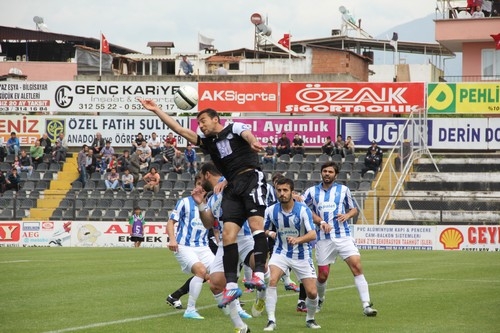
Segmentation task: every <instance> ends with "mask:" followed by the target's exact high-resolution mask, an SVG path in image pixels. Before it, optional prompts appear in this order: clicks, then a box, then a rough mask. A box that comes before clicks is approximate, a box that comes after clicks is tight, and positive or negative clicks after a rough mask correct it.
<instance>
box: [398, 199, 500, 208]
mask: <svg viewBox="0 0 500 333" xmlns="http://www.w3.org/2000/svg"><path fill="white" fill-rule="evenodd" d="M466 199H468V198H462V200H463V201H459V200H448V198H446V197H442V199H441V200H436V199H435V200H415V199H414V198H405V199H401V200H397V201H396V202H395V203H394V208H395V209H414V210H434V209H439V210H443V211H445V210H448V211H449V210H457V211H462V210H470V211H496V210H500V205H499V204H498V201H496V200H489V201H480V200H470V199H469V200H466ZM497 199H500V198H497Z"/></svg>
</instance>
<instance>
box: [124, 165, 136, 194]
mask: <svg viewBox="0 0 500 333" xmlns="http://www.w3.org/2000/svg"><path fill="white" fill-rule="evenodd" d="M122 189H123V190H124V191H132V190H133V189H134V176H133V175H132V174H131V173H130V170H129V169H125V170H124V172H123V175H122Z"/></svg>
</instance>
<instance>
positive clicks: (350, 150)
mask: <svg viewBox="0 0 500 333" xmlns="http://www.w3.org/2000/svg"><path fill="white" fill-rule="evenodd" d="M355 149H356V146H355V145H354V141H352V138H351V136H350V135H349V136H347V139H346V140H345V144H344V157H345V156H347V155H354V151H355Z"/></svg>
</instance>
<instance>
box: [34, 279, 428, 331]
mask: <svg viewBox="0 0 500 333" xmlns="http://www.w3.org/2000/svg"><path fill="white" fill-rule="evenodd" d="M415 280H419V279H403V280H392V281H382V282H374V283H370V285H371V286H373V285H375V286H376V285H383V284H390V283H401V282H408V281H415ZM354 287H355V286H354V285H350V286H344V287H337V288H330V289H327V290H340V289H348V288H354ZM288 296H295V297H297V293H293V294H288V295H280V296H279V297H288ZM215 306H216V304H212V305H205V306H201V307H199V309H200V310H203V309H208V308H213V307H215ZM180 312H181V311H174V312H169V313H161V314H156V315H149V316H143V317H135V318H127V319H121V320H114V321H108V322H102V323H94V324H89V325H83V326H77V327H68V328H63V329H60V330H55V331H47V332H43V333H65V332H74V331H80V330H85V329H88V328H96V327H103V326H110V325H117V324H125V323H130V322H134V321H139V320H147V319H155V318H160V317H168V316H173V315H178V314H179V313H180Z"/></svg>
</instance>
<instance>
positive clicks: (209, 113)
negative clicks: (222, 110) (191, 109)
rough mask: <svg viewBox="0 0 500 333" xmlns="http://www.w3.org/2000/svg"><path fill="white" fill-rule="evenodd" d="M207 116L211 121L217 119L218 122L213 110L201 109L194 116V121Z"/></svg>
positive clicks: (217, 114)
mask: <svg viewBox="0 0 500 333" xmlns="http://www.w3.org/2000/svg"><path fill="white" fill-rule="evenodd" d="M204 114H207V115H208V116H209V117H210V118H211V119H213V118H215V117H217V118H218V119H219V121H220V117H219V113H218V112H217V111H215V110H214V109H210V108H208V109H203V110H201V111H200V112H198V114H197V115H196V119H199V118H200V117H201V116H202V115H204Z"/></svg>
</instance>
